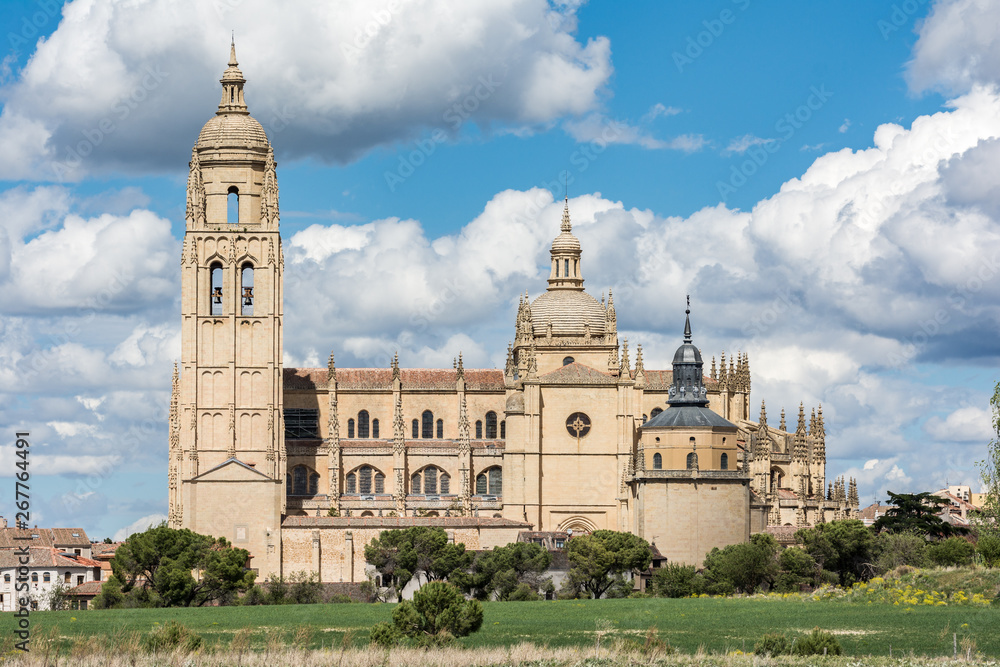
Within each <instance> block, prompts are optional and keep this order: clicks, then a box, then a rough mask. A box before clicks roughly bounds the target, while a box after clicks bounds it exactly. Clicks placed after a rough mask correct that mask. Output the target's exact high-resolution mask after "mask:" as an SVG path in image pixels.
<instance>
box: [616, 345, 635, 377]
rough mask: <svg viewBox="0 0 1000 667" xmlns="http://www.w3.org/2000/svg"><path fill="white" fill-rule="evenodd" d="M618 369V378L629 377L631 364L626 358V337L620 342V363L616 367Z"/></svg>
mask: <svg viewBox="0 0 1000 667" xmlns="http://www.w3.org/2000/svg"><path fill="white" fill-rule="evenodd" d="M618 370H619V371H620V375H619V377H620V378H622V379H626V380H628V379H631V376H632V365H631V362H630V361H629V358H628V338H626V339H624V342H623V343H622V365H621V366H619V367H618Z"/></svg>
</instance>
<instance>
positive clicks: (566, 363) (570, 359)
mask: <svg viewBox="0 0 1000 667" xmlns="http://www.w3.org/2000/svg"><path fill="white" fill-rule="evenodd" d="M574 361H576V359H574V358H573V357H565V358H564V359H563V366H569V365H570V364H571V363H573V362H574Z"/></svg>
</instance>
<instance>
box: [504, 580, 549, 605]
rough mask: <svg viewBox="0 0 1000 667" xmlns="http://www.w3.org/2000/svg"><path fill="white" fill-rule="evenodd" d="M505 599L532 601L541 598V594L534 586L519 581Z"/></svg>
mask: <svg viewBox="0 0 1000 667" xmlns="http://www.w3.org/2000/svg"><path fill="white" fill-rule="evenodd" d="M507 599H508V600H510V601H511V602H534V601H535V600H541V599H542V596H541V595H539V594H538V592H537V591H535V589H534V587H533V586H532V585H531V584H528V583H521V584H518V585H517V588H515V589H514V590H513V591H511V593H510V595H508V596H507Z"/></svg>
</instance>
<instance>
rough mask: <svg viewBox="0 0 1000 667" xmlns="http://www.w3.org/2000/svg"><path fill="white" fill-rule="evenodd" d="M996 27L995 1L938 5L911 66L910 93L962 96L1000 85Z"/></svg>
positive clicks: (955, 0)
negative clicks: (980, 86) (938, 92)
mask: <svg viewBox="0 0 1000 667" xmlns="http://www.w3.org/2000/svg"><path fill="white" fill-rule="evenodd" d="M998 24H1000V4H997V3H996V2H993V0H937V1H936V2H935V3H934V5H933V7H932V8H931V11H930V14H929V15H928V16H927V18H926V19H925V20H924V21H923V22H922V23H921V24H920V26H919V30H918V33H919V39H918V40H917V43H916V44H915V45H914V47H913V58H912V60H911V61H910V62H909V63H908V64H907V72H906V74H907V80H908V82H909V85H910V88H911V89H912V90H914V91H917V92H922V91H926V90H932V89H936V90H941V91H944V92H946V93H950V94H960V93H964V92H967V91H969V90H972V88H973V87H974V86H976V85H977V84H996V83H1000V40H997V35H996V26H997V25H998Z"/></svg>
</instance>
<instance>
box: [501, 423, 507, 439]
mask: <svg viewBox="0 0 1000 667" xmlns="http://www.w3.org/2000/svg"><path fill="white" fill-rule="evenodd" d="M500 439H501V440H506V439H507V420H506V419H501V420H500Z"/></svg>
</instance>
